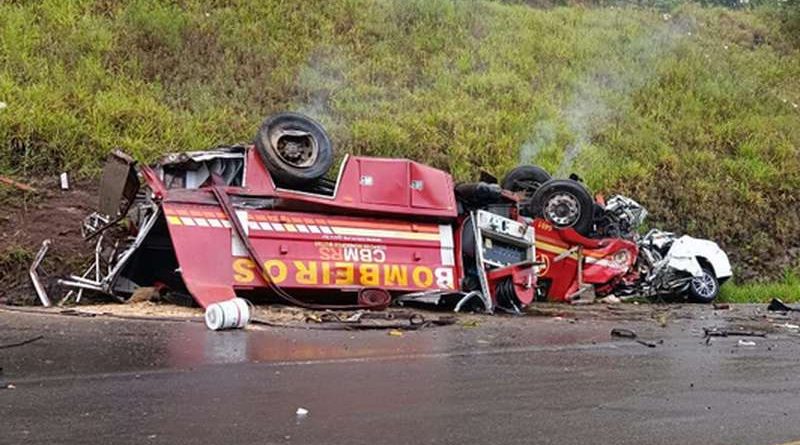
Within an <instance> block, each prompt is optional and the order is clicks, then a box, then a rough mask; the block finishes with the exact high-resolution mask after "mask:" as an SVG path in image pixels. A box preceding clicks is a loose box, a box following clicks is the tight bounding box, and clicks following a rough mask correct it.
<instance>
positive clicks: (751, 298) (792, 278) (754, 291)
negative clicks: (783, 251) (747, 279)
mask: <svg viewBox="0 0 800 445" xmlns="http://www.w3.org/2000/svg"><path fill="white" fill-rule="evenodd" d="M773 298H780V299H781V300H783V302H784V303H796V302H800V275H797V274H796V273H787V274H786V275H784V277H783V278H781V279H779V280H775V281H772V282H768V283H745V284H737V283H726V284H725V285H723V286H722V293H721V294H720V296H719V301H721V302H728V303H768V302H769V301H770V300H772V299H773Z"/></svg>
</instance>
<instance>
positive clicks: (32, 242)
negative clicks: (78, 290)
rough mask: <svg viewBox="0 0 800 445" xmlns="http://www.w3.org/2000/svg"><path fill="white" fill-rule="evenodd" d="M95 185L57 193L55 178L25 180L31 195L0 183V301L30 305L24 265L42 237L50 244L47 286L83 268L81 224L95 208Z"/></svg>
mask: <svg viewBox="0 0 800 445" xmlns="http://www.w3.org/2000/svg"><path fill="white" fill-rule="evenodd" d="M94 182H95V181H86V182H80V183H76V184H73V186H72V188H71V189H70V190H67V191H61V190H60V189H59V186H58V183H57V180H56V179H55V178H53V179H51V180H39V181H26V183H27V184H30V185H31V186H33V187H35V188H36V189H37V192H36V193H30V192H23V191H20V190H17V189H14V188H11V187H8V186H3V185H0V208H1V209H2V211H0V303H7V304H31V303H33V302H34V300H35V298H36V297H35V294H34V292H33V289H32V287H31V285H30V280H29V279H28V267H29V265H30V263H31V261H32V260H33V258H34V257H35V255H36V252H38V250H39V248H40V247H41V245H42V241H44V240H45V239H50V240H51V241H52V244H51V247H50V251H49V252H48V254H47V257H46V258H45V262H44V264H43V269H44V271H45V272H46V274H45V277H43V278H44V280H45V284H46V285H49V282H50V281H52V279H53V278H55V277H57V276H60V275H64V274H67V273H74V272H76V271H78V270H81V269H82V268H83V267H84V266H85V265H86V264H88V261H89V260H90V257H89V256H90V254H91V252H92V249H91V247H90V246H87V244H86V243H85V242H84V241H83V239H82V237H81V233H80V224H81V222H82V221H83V218H84V217H85V216H86V215H87V214H89V213H90V212H91V211H92V210H93V209H94V208H95V207H96V205H97V186H96V185H95V184H94Z"/></svg>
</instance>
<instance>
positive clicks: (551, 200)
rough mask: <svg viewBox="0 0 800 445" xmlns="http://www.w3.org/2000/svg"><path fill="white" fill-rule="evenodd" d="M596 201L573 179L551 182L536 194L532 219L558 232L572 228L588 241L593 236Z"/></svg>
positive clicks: (530, 211) (529, 208)
mask: <svg viewBox="0 0 800 445" xmlns="http://www.w3.org/2000/svg"><path fill="white" fill-rule="evenodd" d="M593 212H594V201H593V200H592V197H591V195H590V194H589V192H588V191H587V190H586V188H585V187H584V186H583V185H582V184H581V183H579V182H577V181H573V180H571V179H551V180H550V181H547V182H545V183H544V184H542V185H541V187H539V188H538V189H537V190H536V193H534V194H533V196H532V197H531V200H530V203H529V205H528V213H530V215H531V216H532V217H534V218H535V217H541V218H544V220H545V221H547V222H548V223H550V224H552V225H553V226H555V227H556V228H559V229H564V228H568V227H572V228H573V229H575V231H576V232H578V233H580V234H581V235H583V236H586V237H588V236H589V235H590V234H591V232H592V223H593Z"/></svg>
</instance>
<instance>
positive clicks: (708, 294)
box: [689, 267, 719, 304]
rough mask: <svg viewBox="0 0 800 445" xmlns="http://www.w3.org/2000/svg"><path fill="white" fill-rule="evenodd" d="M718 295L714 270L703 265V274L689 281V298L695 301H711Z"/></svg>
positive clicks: (717, 283) (717, 284)
mask: <svg viewBox="0 0 800 445" xmlns="http://www.w3.org/2000/svg"><path fill="white" fill-rule="evenodd" d="M718 295H719V280H717V276H716V274H714V271H713V270H711V269H710V268H708V267H703V274H702V275H700V276H699V277H694V278H692V281H690V282H689V300H690V301H692V302H695V303H706V304H707V303H711V302H712V301H714V299H715V298H717V296H718Z"/></svg>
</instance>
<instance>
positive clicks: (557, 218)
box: [544, 192, 581, 227]
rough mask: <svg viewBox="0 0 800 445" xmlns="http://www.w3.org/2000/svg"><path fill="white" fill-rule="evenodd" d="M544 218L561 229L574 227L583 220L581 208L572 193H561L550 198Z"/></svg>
mask: <svg viewBox="0 0 800 445" xmlns="http://www.w3.org/2000/svg"><path fill="white" fill-rule="evenodd" d="M544 216H545V217H546V218H547V219H548V220H549V221H550V222H552V223H553V224H555V225H557V226H559V227H572V226H574V225H575V224H576V223H577V222H578V220H579V219H580V218H581V206H580V204H579V203H578V198H576V197H575V195H573V194H572V193H567V192H559V193H556V194H554V195H552V196H551V197H550V199H549V200H548V201H547V205H546V206H545V208H544Z"/></svg>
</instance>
